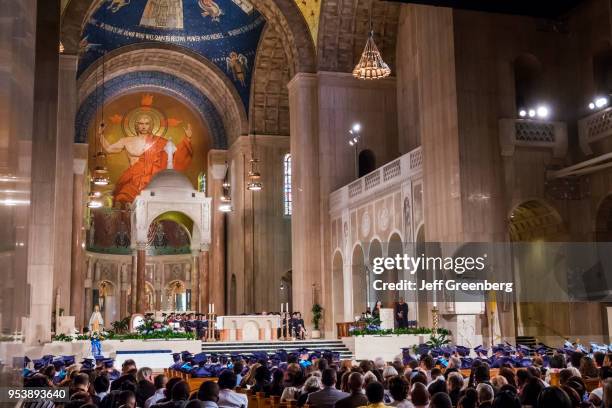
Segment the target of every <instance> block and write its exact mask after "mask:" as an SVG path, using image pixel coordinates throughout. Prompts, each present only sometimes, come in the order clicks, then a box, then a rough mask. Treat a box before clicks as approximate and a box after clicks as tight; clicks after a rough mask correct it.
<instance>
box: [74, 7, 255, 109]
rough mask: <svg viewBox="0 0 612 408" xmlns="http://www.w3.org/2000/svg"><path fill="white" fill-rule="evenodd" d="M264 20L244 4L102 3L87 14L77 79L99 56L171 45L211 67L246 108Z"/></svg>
mask: <svg viewBox="0 0 612 408" xmlns="http://www.w3.org/2000/svg"><path fill="white" fill-rule="evenodd" d="M264 24H265V19H264V17H263V16H262V15H261V14H260V13H259V12H258V11H257V10H255V9H254V8H253V5H252V4H251V3H250V2H248V1H246V0H141V1H133V0H132V1H128V0H104V1H101V2H98V3H97V4H95V5H94V7H93V8H91V9H90V11H89V12H88V14H87V17H86V19H85V24H84V26H83V30H82V34H81V39H80V42H79V48H78V55H79V69H78V75H80V74H81V73H83V72H84V71H85V70H86V69H87V67H89V66H90V65H91V64H92V63H94V62H95V61H96V60H97V59H99V58H101V57H102V55H104V54H105V53H108V52H110V51H113V50H115V49H118V48H121V47H124V46H127V45H133V44H139V43H150V42H154V43H170V44H174V45H177V46H180V47H184V48H187V49H189V50H191V51H193V52H195V53H197V54H199V55H201V56H203V57H204V58H206V59H207V60H209V61H211V62H213V63H214V64H215V65H217V67H219V69H220V70H221V71H222V72H223V73H224V74H225V75H226V76H227V77H228V78H229V79H230V80H231V81H232V82H233V84H234V86H235V87H236V90H237V91H238V93H239V95H240V97H241V99H242V102H243V104H244V106H245V107H248V104H249V95H250V84H251V77H252V68H253V63H254V60H255V53H256V50H257V44H258V43H259V38H260V35H261V32H262V29H263V26H264Z"/></svg>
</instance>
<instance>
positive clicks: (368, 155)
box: [358, 149, 376, 177]
mask: <svg viewBox="0 0 612 408" xmlns="http://www.w3.org/2000/svg"><path fill="white" fill-rule="evenodd" d="M358 160H359V177H363V176H365V175H366V174H368V173H371V172H373V171H374V170H376V156H374V152H373V151H371V150H370V149H366V150H362V151H361V152H359V159H358Z"/></svg>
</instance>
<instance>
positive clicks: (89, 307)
mask: <svg viewBox="0 0 612 408" xmlns="http://www.w3.org/2000/svg"><path fill="white" fill-rule="evenodd" d="M86 263H87V275H86V277H85V281H84V282H83V288H84V292H85V300H84V302H83V303H84V306H85V311H84V313H83V322H82V324H81V327H77V328H78V329H82V328H83V327H85V326H86V325H87V324H88V323H89V317H90V314H91V312H92V311H93V293H92V285H93V275H94V273H93V270H94V260H93V258H91V257H90V258H89V259H88V260H87V262H86ZM76 325H77V326H78V325H79V323H78V322H76Z"/></svg>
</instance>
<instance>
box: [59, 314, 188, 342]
mask: <svg viewBox="0 0 612 408" xmlns="http://www.w3.org/2000/svg"><path fill="white" fill-rule="evenodd" d="M124 320H125V319H124ZM128 321H129V320H128ZM112 326H113V329H114V330H108V331H104V332H101V333H93V334H80V335H75V336H69V335H65V334H58V335H56V336H54V337H53V341H67V342H70V341H75V340H89V341H91V339H92V338H93V339H97V340H99V341H103V340H155V339H162V340H169V339H186V340H193V339H195V334H194V333H185V332H179V331H174V329H173V328H172V327H170V326H169V325H167V324H164V323H162V322H158V321H155V319H153V318H152V317H150V316H148V317H145V318H144V321H143V323H142V324H141V325H140V326H138V327H136V328H135V329H136V331H135V332H133V333H129V332H128V331H127V328H126V327H125V325H124V322H123V321H119V322H113V323H112Z"/></svg>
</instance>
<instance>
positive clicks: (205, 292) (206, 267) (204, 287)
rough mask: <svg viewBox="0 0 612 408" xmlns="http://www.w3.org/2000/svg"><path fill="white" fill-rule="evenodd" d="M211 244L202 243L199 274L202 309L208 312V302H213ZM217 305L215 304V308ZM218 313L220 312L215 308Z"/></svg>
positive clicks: (199, 256)
mask: <svg viewBox="0 0 612 408" xmlns="http://www.w3.org/2000/svg"><path fill="white" fill-rule="evenodd" d="M208 249H209V246H208V244H205V245H202V247H201V249H200V252H199V255H198V267H199V268H198V275H199V288H198V291H199V295H200V297H199V300H200V310H203V311H204V312H208V304H209V303H213V302H212V301H211V296H210V294H211V285H210V263H209V259H210V258H209V251H208ZM216 307H217V305H215V308H216ZM215 311H216V312H217V314H220V312H218V311H217V310H215Z"/></svg>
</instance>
